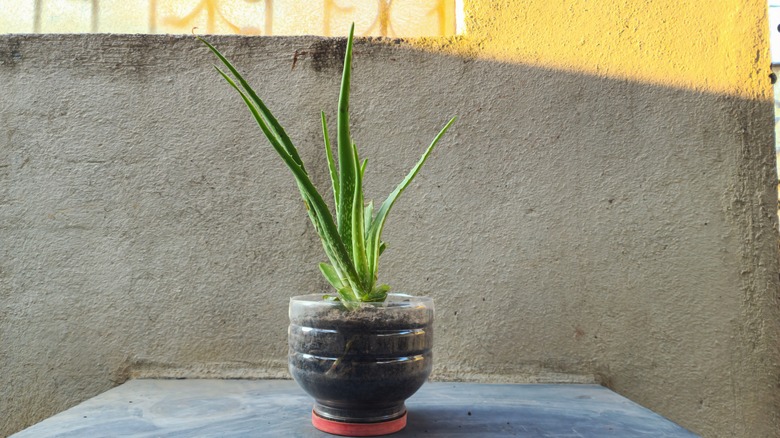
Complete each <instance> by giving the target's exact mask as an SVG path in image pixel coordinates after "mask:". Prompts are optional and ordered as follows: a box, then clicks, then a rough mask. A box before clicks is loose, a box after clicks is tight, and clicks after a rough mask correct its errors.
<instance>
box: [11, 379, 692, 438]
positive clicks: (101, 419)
mask: <svg viewBox="0 0 780 438" xmlns="http://www.w3.org/2000/svg"><path fill="white" fill-rule="evenodd" d="M406 405H407V407H408V410H409V418H408V425H407V427H406V429H404V430H403V431H401V432H399V433H397V434H394V435H392V436H393V437H394V438H395V437H397V438H401V437H448V438H449V437H478V438H493V437H511V436H517V437H560V438H563V437H566V438H569V437H571V438H583V437H621V438H628V437H695V436H696V435H694V434H692V433H691V432H688V431H686V430H685V429H683V428H681V427H680V426H678V425H676V424H674V423H672V422H670V421H669V420H666V419H664V418H663V417H661V416H659V415H657V414H655V413H653V412H652V411H649V410H647V409H645V408H643V407H641V406H639V405H637V404H636V403H633V402H631V401H630V400H628V399H626V398H624V397H621V396H619V395H617V394H616V393H614V392H612V391H610V390H609V389H607V388H603V387H601V386H597V385H492V384H472V383H426V384H425V385H424V386H423V388H422V389H421V390H420V391H419V392H418V393H417V394H415V395H414V396H413V397H412V398H411V399H409V400H408V401H407V403H406ZM310 418H311V399H310V398H309V396H308V395H306V394H305V393H304V392H303V391H302V390H300V389H299V388H298V386H297V385H296V384H295V382H292V381H288V380H132V381H129V382H127V383H125V384H123V385H121V386H119V387H116V388H114V389H112V390H110V391H107V392H105V393H103V394H101V395H99V396H97V397H94V398H92V399H90V400H87V401H85V402H84V403H81V404H80V405H78V406H75V407H73V408H71V409H68V410H67V411H65V412H62V413H60V414H58V415H55V416H53V417H51V418H49V419H47V420H44V421H43V422H41V423H38V424H36V425H34V426H32V427H30V428H28V429H25V430H23V431H21V432H19V433H17V434H15V435H13V437H14V438H30V437H35V438H44V437H80V438H81V437H85V438H98V437H125V436H133V437H257V436H264V437H284V438H287V437H307V438H308V437H332V435H328V434H325V433H322V432H320V431H317V430H315V429H314V428H313V427H312V426H311V421H310Z"/></svg>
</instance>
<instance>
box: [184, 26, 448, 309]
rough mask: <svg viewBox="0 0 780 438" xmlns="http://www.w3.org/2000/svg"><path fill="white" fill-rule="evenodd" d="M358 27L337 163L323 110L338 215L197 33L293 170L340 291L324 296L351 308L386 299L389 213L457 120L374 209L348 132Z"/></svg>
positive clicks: (275, 126) (237, 77) (268, 117)
mask: <svg viewBox="0 0 780 438" xmlns="http://www.w3.org/2000/svg"><path fill="white" fill-rule="evenodd" d="M354 31H355V25H354V24H353V25H352V28H351V29H350V31H349V38H348V39H347V50H346V53H345V55H344V72H343V75H342V79H341V91H340V94H339V105H338V118H337V126H338V131H337V133H336V156H337V157H338V167H337V166H336V161H335V158H334V155H333V148H332V147H331V142H330V135H329V134H328V127H327V123H326V120H325V113H324V112H322V113H321V120H322V132H323V136H324V137H325V154H326V157H327V162H328V170H329V171H330V177H331V183H332V185H333V197H334V201H335V206H336V209H335V210H336V216H335V218H334V217H333V214H331V211H330V209H329V208H328V206H327V204H326V203H325V201H324V199H323V197H322V196H321V195H320V193H319V192H318V191H317V189H316V188H315V187H314V184H312V182H311V179H310V178H309V175H308V173H307V172H306V169H305V167H304V165H303V162H302V161H301V158H300V156H299V154H298V151H297V149H296V148H295V146H294V145H293V144H292V142H291V141H290V137H289V136H288V135H287V134H286V133H285V131H284V128H282V126H281V125H280V124H279V122H278V121H277V119H276V118H275V117H274V116H273V114H271V111H270V110H269V109H268V107H266V105H265V104H264V103H263V101H262V100H261V99H260V98H259V97H258V96H257V93H255V91H254V90H253V89H252V87H250V86H249V84H248V83H247V82H246V80H244V78H243V77H242V76H241V74H240V73H239V72H238V70H236V68H235V67H234V66H233V64H231V63H230V61H228V60H227V58H225V57H224V56H223V55H222V54H221V53H220V52H219V51H218V50H217V49H216V48H214V46H212V45H211V44H209V42H207V41H206V40H204V39H203V38H200V37H198V39H200V40H201V41H202V42H203V43H205V44H206V45H207V46H208V48H209V49H211V51H212V52H214V54H215V55H216V56H217V58H219V60H220V61H221V62H222V63H223V64H224V65H225V67H227V70H228V71H229V72H230V73H231V74H232V76H231V75H229V74H228V73H227V72H225V71H224V70H222V69H221V68H219V67H218V66H214V68H216V69H217V71H218V72H219V74H220V75H221V76H222V77H223V78H224V79H225V81H227V83H228V84H230V86H231V87H233V88H234V89H235V90H236V91H237V92H238V94H239V95H240V96H241V98H242V99H243V100H244V103H245V104H246V106H247V107H248V108H249V111H250V112H251V113H252V116H253V117H254V119H255V120H256V121H257V124H258V125H259V126H260V129H261V130H262V131H263V134H265V136H266V137H267V138H268V141H269V142H270V143H271V146H273V148H274V150H275V151H276V153H277V154H279V156H280V157H281V158H282V161H284V163H285V164H286V165H287V167H288V168H289V169H290V171H292V173H293V176H294V177H295V180H296V183H297V185H298V190H299V191H300V193H301V197H302V198H303V203H304V205H305V206H306V211H307V213H308V214H309V218H310V219H311V222H312V224H313V225H314V228H315V229H316V230H317V234H318V235H319V236H320V239H321V240H322V247H323V249H324V250H325V254H326V255H327V257H328V260H329V262H330V263H320V265H319V266H320V271H321V272H322V275H323V276H324V277H325V278H326V279H327V280H328V282H329V283H330V284H331V285H332V286H333V288H334V289H336V295H335V296H329V295H326V296H325V298H326V299H335V300H340V301H341V302H343V303H344V305H345V307H347V308H349V309H353V308H356V307H357V306H358V304H359V303H361V302H382V301H384V300H385V298H386V297H387V292H388V291H389V290H390V286H388V285H386V284H378V283H377V279H378V277H377V272H378V264H379V256H380V255H381V254H382V252H383V251H384V249H385V248H386V245H385V243H384V242H383V241H382V229H383V228H384V226H385V221H386V220H387V215H388V213H389V212H390V209H391V208H392V207H393V204H395V202H396V200H397V199H398V197H399V196H400V195H401V193H403V191H404V190H405V189H406V188H407V187H408V186H409V184H410V183H411V182H412V180H413V179H414V177H415V176H416V175H417V173H418V172H419V171H420V168H421V167H422V165H423V164H424V163H425V161H426V160H427V159H428V157H429V156H430V154H431V151H433V148H434V146H436V143H438V141H439V139H440V138H441V137H442V135H444V133H445V132H446V131H447V129H448V128H449V127H450V126H451V125H452V123H453V122H454V121H455V118H454V117H453V118H452V119H451V120H450V121H449V122H448V123H447V124H446V125H445V126H444V128H442V130H441V131H439V133H438V134H437V135H436V137H434V139H433V141H432V142H431V144H430V146H428V149H427V150H426V151H425V153H424V154H423V156H422V158H420V160H419V161H418V162H417V164H416V165H415V166H414V167H413V168H412V170H411V171H410V172H409V173H408V174H407V175H406V177H405V178H404V179H403V181H401V182H400V183H399V184H398V186H396V188H395V190H393V191H392V192H391V193H390V194H389V195H388V196H387V199H385V201H384V202H383V203H382V205H381V206H380V207H379V209H377V210H375V209H374V204H373V202H369V203H368V204H366V203H365V201H364V199H363V175H364V173H365V170H366V164H367V160H363V161H362V162H361V161H360V157H359V156H358V150H357V146H356V145H355V143H354V142H353V141H352V137H351V136H350V132H349V88H350V77H351V70H352V42H353V36H354Z"/></svg>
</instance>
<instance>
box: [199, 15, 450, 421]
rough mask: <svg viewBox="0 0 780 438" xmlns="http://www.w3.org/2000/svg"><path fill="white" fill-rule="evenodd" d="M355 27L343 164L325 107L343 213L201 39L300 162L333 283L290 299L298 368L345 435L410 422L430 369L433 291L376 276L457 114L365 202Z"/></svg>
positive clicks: (268, 130) (342, 113)
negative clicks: (409, 289)
mask: <svg viewBox="0 0 780 438" xmlns="http://www.w3.org/2000/svg"><path fill="white" fill-rule="evenodd" d="M354 28H355V26H354V24H353V25H352V28H351V29H350V32H349V37H348V39H347V48H346V53H345V55H344V71H343V76H342V82H341V90H340V95H339V104H338V120H337V126H338V132H337V135H336V138H337V144H336V157H338V167H337V166H336V158H335V157H334V154H333V150H332V148H331V143H330V137H329V134H328V128H327V123H326V120H325V113H324V112H323V113H321V121H322V130H323V135H324V137H325V154H326V157H327V165H328V169H329V171H330V177H331V183H332V186H333V198H334V203H335V218H334V215H333V214H332V213H331V211H330V209H329V208H328V206H327V204H326V203H325V200H324V199H323V197H322V195H321V194H320V193H319V192H318V191H317V189H316V188H315V187H314V185H313V184H312V182H311V180H310V179H309V176H308V174H307V172H306V169H305V167H304V164H303V162H302V161H301V159H300V156H299V155H298V152H297V150H296V148H295V146H294V145H293V144H292V142H291V141H290V138H289V137H288V136H287V134H286V133H285V131H284V129H283V128H282V126H281V125H280V124H279V122H278V121H277V120H276V118H275V117H274V116H273V115H272V114H271V112H270V111H269V110H268V108H267V107H266V105H265V104H264V103H263V101H262V100H261V99H260V98H259V97H258V96H257V94H256V93H255V92H254V90H253V89H252V88H251V87H250V86H249V84H248V83H247V82H246V80H244V78H243V77H242V76H241V74H240V73H239V72H238V71H237V70H236V68H235V67H234V66H233V65H232V64H231V63H230V62H229V61H228V60H227V59H226V58H225V57H224V56H223V55H222V54H221V53H220V52H219V51H218V50H217V49H216V48H214V46H212V45H211V44H209V43H208V42H206V41H205V40H203V39H201V41H203V42H204V43H205V44H206V45H207V46H208V47H209V49H211V50H212V51H213V52H214V54H215V55H216V56H217V57H218V58H219V60H220V61H221V62H222V63H223V64H224V65H225V67H227V70H228V71H229V73H230V74H228V73H227V72H225V71H223V70H222V69H220V68H219V67H216V66H215V68H216V69H217V71H218V72H219V74H220V75H221V76H222V77H223V78H224V79H225V80H226V81H227V82H228V84H230V86H232V87H233V88H234V89H235V90H236V91H237V92H238V93H239V95H240V96H241V98H242V99H243V100H244V103H246V105H247V107H248V108H249V110H250V112H251V113H252V115H253V116H254V119H255V120H256V121H257V124H258V125H259V126H260V129H261V130H262V131H263V134H265V136H266V138H267V139H268V141H269V142H270V143H271V145H272V146H273V148H274V150H275V151H276V152H277V153H278V154H279V156H280V157H281V158H282V161H284V163H285V164H286V165H287V167H288V168H289V169H290V170H291V171H292V173H293V176H294V177H295V180H296V183H297V185H298V190H299V191H300V193H301V197H302V198H303V202H304V205H305V207H306V211H307V213H308V214H309V218H310V219H311V222H312V224H313V225H314V228H315V229H316V231H317V233H318V234H319V236H320V238H321V240H322V246H323V249H324V250H325V254H326V256H327V258H328V261H329V262H330V263H320V265H319V268H320V271H321V272H322V275H323V276H324V277H325V278H326V279H327V281H328V282H329V283H330V284H331V285H332V286H333V288H334V290H335V292H334V293H331V294H325V295H323V294H312V295H304V296H297V297H293V298H291V300H290V308H289V316H290V326H289V331H288V333H289V368H290V373H291V374H292V376H293V378H294V379H295V380H296V381H297V382H298V383H299V384H300V385H301V387H302V388H303V389H304V390H305V391H306V392H308V393H309V394H310V395H311V396H313V397H314V399H315V404H314V409H313V411H312V422H313V424H314V426H315V427H317V428H318V429H320V430H323V431H325V432H330V433H334V434H340V435H353V436H375V435H384V434H388V433H393V432H396V431H398V430H401V429H403V427H404V426H405V425H406V409H405V407H404V400H405V399H406V398H408V397H409V396H411V395H412V394H413V393H414V392H415V391H417V389H419V388H420V386H422V384H423V383H424V382H425V380H426V379H427V377H428V375H429V374H430V372H431V367H432V353H431V348H432V344H433V314H434V308H433V300H432V299H431V298H427V297H412V296H409V295H402V294H390V293H388V292H389V290H390V287H389V286H388V285H386V284H379V283H378V281H377V280H378V276H377V272H378V270H377V267H378V262H379V256H380V255H381V254H382V252H383V251H384V249H385V247H386V245H385V243H384V242H383V241H382V239H381V236H382V229H383V227H384V225H385V220H386V219H387V215H388V213H389V212H390V209H391V208H392V207H393V204H394V203H395V202H396V200H397V199H398V197H399V196H400V195H401V193H402V192H403V191H404V190H405V189H406V188H407V187H408V186H409V184H410V183H411V182H412V180H413V179H414V177H415V175H417V172H419V170H420V168H421V167H422V165H423V164H424V163H425V161H426V160H427V158H428V157H429V156H430V154H431V151H432V150H433V148H434V146H435V145H436V143H437V142H438V141H439V139H440V138H441V137H442V135H444V133H445V132H446V131H447V129H448V128H449V127H450V126H451V125H452V123H453V122H454V121H455V118H453V119H451V120H450V121H449V122H448V123H447V124H446V125H445V126H444V128H442V130H441V131H440V132H439V133H438V135H436V137H435V138H434V139H433V142H432V143H431V144H430V146H429V147H428V149H427V150H426V151H425V153H424V154H423V156H422V158H420V160H419V161H418V162H417V164H416V165H415V166H414V168H413V169H412V170H411V171H410V172H409V173H408V174H407V175H406V177H405V178H404V179H403V181H401V183H400V184H398V186H397V187H396V188H395V190H393V191H392V192H391V193H390V194H389V195H388V197H387V199H386V200H385V201H384V202H383V203H382V204H381V206H379V208H378V209H375V208H374V204H373V202H368V203H367V204H366V203H365V202H364V199H363V190H362V186H363V184H362V181H363V176H364V172H365V170H366V163H367V161H366V160H363V161H362V162H361V161H360V158H359V155H358V150H357V147H356V146H355V143H354V142H353V141H352V138H351V136H350V130H349V88H350V76H351V65H352V44H353V36H354ZM231 75H232V76H231Z"/></svg>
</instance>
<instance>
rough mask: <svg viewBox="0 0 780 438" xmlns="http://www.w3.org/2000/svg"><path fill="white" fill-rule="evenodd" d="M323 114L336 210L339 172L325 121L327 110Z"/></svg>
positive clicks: (323, 127)
mask: <svg viewBox="0 0 780 438" xmlns="http://www.w3.org/2000/svg"><path fill="white" fill-rule="evenodd" d="M320 115H321V116H322V136H323V137H325V154H326V155H327V158H328V171H329V172H330V182H331V185H332V186H333V202H334V203H335V205H336V210H338V208H339V173H338V171H337V170H336V163H335V162H334V161H333V149H332V148H331V147H330V135H328V123H327V122H326V121H325V111H321V112H320Z"/></svg>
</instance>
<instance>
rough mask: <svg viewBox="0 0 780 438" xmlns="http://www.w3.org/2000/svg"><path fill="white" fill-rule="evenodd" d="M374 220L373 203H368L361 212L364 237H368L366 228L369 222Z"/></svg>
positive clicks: (369, 224)
mask: <svg viewBox="0 0 780 438" xmlns="http://www.w3.org/2000/svg"><path fill="white" fill-rule="evenodd" d="M373 220H374V201H368V205H366V208H365V209H364V210H363V229H364V230H365V235H366V236H368V228H369V227H370V226H371V221H373Z"/></svg>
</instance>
